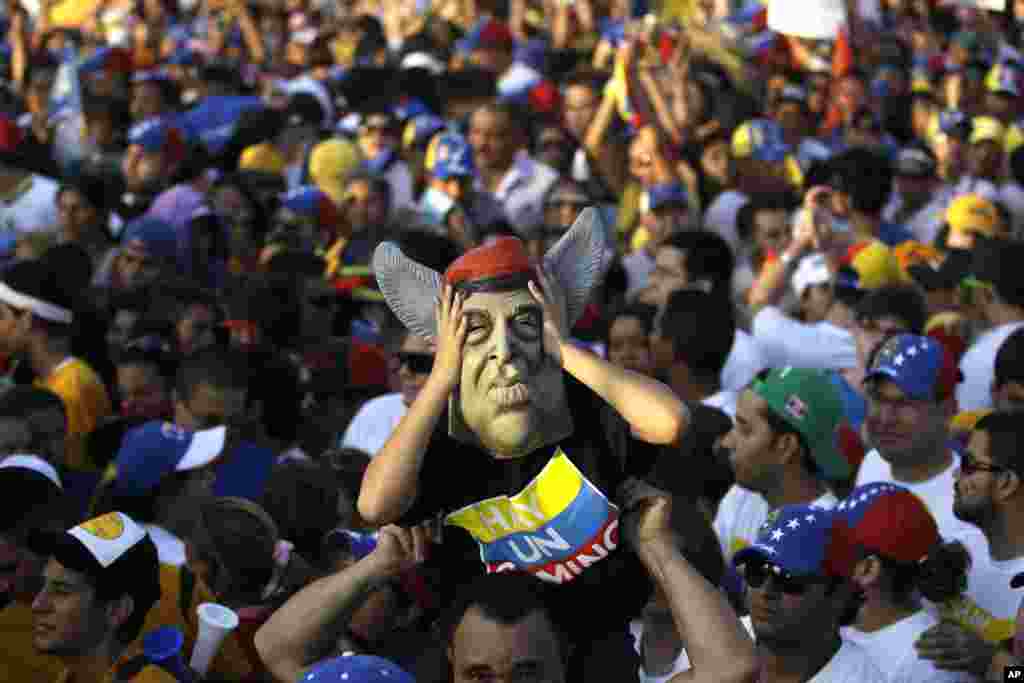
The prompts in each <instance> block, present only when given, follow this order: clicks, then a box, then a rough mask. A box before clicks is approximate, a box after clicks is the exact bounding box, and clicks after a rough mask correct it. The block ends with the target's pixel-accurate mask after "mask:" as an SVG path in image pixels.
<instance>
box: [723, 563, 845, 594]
mask: <svg viewBox="0 0 1024 683" xmlns="http://www.w3.org/2000/svg"><path fill="white" fill-rule="evenodd" d="M769 576H770V577H771V579H772V583H773V584H774V585H775V587H776V589H778V590H780V591H782V592H783V593H785V594H786V595H803V594H804V593H806V592H807V589H808V588H810V587H811V586H813V585H815V584H821V583H827V582H828V579H827V578H825V577H823V576H813V575H811V576H794V575H793V574H790V573H789V572H787V571H786V570H785V569H782V568H781V567H778V566H776V565H774V564H771V563H768V562H748V563H747V564H745V565H743V577H744V579H746V582H747V585H748V586H750V587H751V588H760V587H761V586H763V585H764V584H765V582H766V581H767V580H768V577H769Z"/></svg>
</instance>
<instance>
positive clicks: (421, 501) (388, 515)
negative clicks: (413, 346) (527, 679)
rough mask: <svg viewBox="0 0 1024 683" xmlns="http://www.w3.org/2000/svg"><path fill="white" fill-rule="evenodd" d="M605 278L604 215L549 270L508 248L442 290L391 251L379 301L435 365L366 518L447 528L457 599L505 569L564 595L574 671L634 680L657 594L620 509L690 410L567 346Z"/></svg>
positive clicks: (374, 466)
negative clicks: (636, 638) (420, 340)
mask: <svg viewBox="0 0 1024 683" xmlns="http://www.w3.org/2000/svg"><path fill="white" fill-rule="evenodd" d="M607 266H608V260H607V258H606V256H605V254H604V234H603V226H602V225H601V224H600V219H599V214H598V213H597V212H596V211H595V210H593V209H587V210H586V211H584V212H583V214H581V216H580V218H579V219H578V220H577V222H576V225H574V226H573V228H572V229H571V230H570V231H569V232H568V233H567V234H566V235H565V237H564V238H563V239H562V240H560V241H559V243H558V244H556V245H555V246H554V247H553V248H552V249H551V250H550V251H548V253H547V255H546V258H545V265H544V267H543V268H540V269H538V268H536V267H535V265H534V264H533V263H532V262H531V261H530V259H529V257H528V256H527V252H526V249H525V246H524V245H523V243H522V242H520V241H519V240H517V239H515V238H508V237H504V238H497V239H496V240H494V241H493V242H492V243H490V244H488V245H486V246H483V247H479V248H477V249H473V250H471V251H469V252H467V253H466V254H464V255H463V256H462V257H460V258H459V259H458V260H456V261H455V262H454V263H452V264H451V265H450V266H449V267H448V269H447V270H446V271H445V274H444V276H443V282H442V276H441V275H440V274H439V273H437V272H434V271H432V270H430V269H427V268H424V267H423V266H421V265H419V264H417V263H415V262H412V261H410V260H409V259H408V258H406V257H405V256H404V255H403V254H402V253H401V251H399V250H398V249H397V248H395V246H394V245H392V244H388V243H386V244H384V245H381V247H379V248H378V250H377V253H376V254H375V257H374V271H375V272H376V273H377V279H378V282H379V283H380V288H381V291H382V292H383V293H384V295H385V297H386V298H387V300H388V304H389V305H390V306H391V308H392V310H394V311H395V313H396V315H397V316H398V317H399V319H400V320H402V321H403V322H404V323H405V325H406V326H407V327H409V328H410V329H411V330H412V331H413V332H414V333H416V334H418V335H420V336H423V337H430V338H433V339H434V340H435V341H436V344H437V352H436V355H435V357H434V363H433V368H432V370H431V373H430V376H429V378H428V379H427V381H426V383H425V384H424V386H423V388H422V389H421V390H420V392H419V395H418V396H417V398H416V400H415V401H414V402H413V404H412V405H411V406H410V408H409V412H408V413H407V414H406V415H405V417H404V418H403V419H402V421H401V423H400V424H399V425H398V427H397V428H396V429H395V431H394V433H393V434H392V435H391V437H390V438H389V439H388V441H387V442H386V443H385V444H384V446H383V448H382V449H381V450H380V452H379V453H378V454H377V457H375V458H374V459H373V461H372V462H371V463H370V465H369V468H368V469H367V472H366V475H365V477H364V479H363V486H362V489H361V491H360V494H359V501H358V505H359V512H360V514H361V515H362V516H363V518H364V519H366V520H367V521H368V522H370V523H372V524H375V525H382V524H388V523H392V522H395V521H397V520H402V523H403V524H405V525H414V524H416V523H419V522H422V521H423V520H425V519H434V518H437V517H441V518H442V519H443V521H444V524H445V531H444V538H443V542H442V543H441V546H440V548H439V552H438V553H436V554H435V555H434V557H433V558H432V559H433V561H436V562H438V563H439V564H440V566H441V568H442V569H443V571H445V572H446V574H445V576H446V582H445V583H446V585H447V586H450V587H454V586H458V585H460V583H462V582H463V581H466V580H471V579H472V577H473V576H474V575H478V574H481V573H494V572H503V571H522V572H527V573H530V574H532V575H534V576H535V577H537V578H538V579H540V580H546V581H549V582H551V583H555V584H559V588H558V590H557V591H555V592H556V593H557V595H558V596H559V601H560V602H561V604H560V605H559V611H560V613H561V614H564V615H565V616H566V617H567V618H568V619H569V620H571V621H572V622H573V624H572V626H573V628H574V630H575V632H574V633H573V640H574V642H575V643H576V644H577V645H578V646H579V647H578V648H577V650H576V653H575V655H574V668H575V667H579V668H581V669H585V672H587V673H589V677H591V678H593V677H599V678H602V679H607V680H635V676H636V670H637V666H636V655H635V652H634V651H633V646H632V643H631V642H630V639H629V636H628V632H627V630H626V627H627V623H628V620H629V618H630V617H632V616H634V615H636V614H638V613H639V611H640V609H641V607H642V606H643V604H644V602H646V600H647V598H648V597H649V594H650V583H649V580H648V579H646V578H645V576H644V574H643V567H642V566H641V564H640V563H639V562H638V561H637V558H636V556H635V555H633V554H632V553H629V552H623V551H618V552H616V549H617V546H618V545H619V542H618V531H617V530H618V523H619V514H620V506H619V505H617V504H616V502H614V501H613V494H614V492H615V491H616V490H617V489H618V487H619V485H621V484H622V483H623V482H624V481H625V479H626V478H627V477H629V476H641V477H642V476H645V475H647V474H648V473H649V472H651V470H652V469H653V467H654V465H655V460H656V453H657V449H654V448H652V447H651V444H670V443H675V442H676V441H677V440H678V439H679V438H680V436H681V435H682V433H683V431H684V430H685V429H686V428H687V425H688V411H687V409H686V407H685V406H684V404H682V403H681V402H680V401H679V400H678V399H677V398H676V397H675V396H674V395H673V394H672V392H671V391H670V390H669V389H668V388H667V387H665V386H664V385H662V384H660V383H658V382H655V381H654V380H651V379H650V378H647V377H644V376H642V375H639V374H637V373H632V372H629V371H627V370H623V369H621V368H617V367H615V366H613V365H611V364H610V363H608V362H606V361H604V360H603V359H600V358H598V357H597V356H595V355H593V354H591V353H589V352H586V351H583V350H581V349H579V348H578V347H576V346H573V345H572V344H570V343H568V341H567V340H568V336H569V334H568V333H569V330H570V329H571V325H572V324H573V323H574V322H575V321H576V320H577V319H578V318H579V316H580V315H581V313H582V311H583V308H584V306H585V304H586V302H587V300H588V298H589V296H590V294H591V292H592V291H593V289H594V287H595V286H596V285H597V284H598V282H599V281H600V279H601V277H602V276H603V273H604V271H605V269H606V268H607ZM442 284H443V288H442ZM438 294H440V297H438V296H437V295H438ZM442 421H443V422H442ZM439 422H441V423H442V424H444V423H447V425H448V429H447V433H445V432H444V431H442V430H440V429H437V426H438V423H439ZM645 442H646V443H645ZM453 475H455V476H454V477H453ZM481 561H482V566H481ZM609 582H614V585H615V586H616V590H615V591H614V592H609V590H608V586H609V585H612V584H611V583H609ZM584 614H585V615H586V619H580V618H579V617H581V616H582V615H584ZM581 622H582V623H581ZM584 664H585V665H586V666H585V667H583V666H582V665H584ZM613 669H614V671H612V670H613ZM577 673H584V671H578V672H577Z"/></svg>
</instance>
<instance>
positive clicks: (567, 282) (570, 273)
mask: <svg viewBox="0 0 1024 683" xmlns="http://www.w3.org/2000/svg"><path fill="white" fill-rule="evenodd" d="M606 245H607V229H606V227H605V222H604V219H603V218H602V216H601V213H600V212H599V211H598V210H597V209H595V208H593V207H588V208H586V209H584V210H583V211H582V212H580V215H579V216H578V217H577V218H576V221H575V222H574V223H573V225H572V227H571V228H570V229H569V230H568V231H567V232H566V233H565V234H564V235H563V236H562V238H561V239H559V240H558V242H557V243H556V244H555V245H554V246H552V247H551V249H549V250H548V252H547V254H545V255H544V267H545V268H546V269H547V271H548V273H549V274H550V275H551V277H552V278H553V279H554V280H555V283H556V284H557V286H559V287H561V288H562V290H563V292H564V293H565V301H566V308H567V310H566V317H567V318H568V321H569V324H570V325H573V324H575V323H576V321H577V320H579V319H580V317H581V316H582V315H583V311H584V309H585V308H586V306H587V303H588V302H589V300H590V296H591V294H592V293H593V291H594V289H595V288H596V287H597V286H598V285H600V283H601V281H602V280H603V279H604V276H605V274H606V273H607V272H608V268H609V267H611V263H612V255H611V252H610V251H609V250H608V249H607V247H606ZM372 265H373V272H374V273H375V275H376V277H377V284H378V286H379V287H380V291H381V294H383V295H384V298H385V300H386V301H387V302H388V306H389V307H390V308H391V310H392V311H393V312H394V314H395V316H397V317H398V319H399V320H401V321H402V324H403V325H405V326H406V327H407V328H408V329H409V330H410V331H411V332H412V333H413V334H416V335H418V336H420V337H423V338H424V339H432V338H434V336H435V335H436V333H437V321H436V320H435V318H434V302H435V301H436V299H437V297H438V296H439V295H440V293H441V290H442V284H443V281H442V276H441V274H440V273H438V272H437V271H435V270H433V269H431V268H428V267H426V266H424V265H422V264H420V263H417V262H416V261H414V260H412V259H410V258H409V257H408V256H406V255H405V254H403V253H402V250H401V249H400V248H399V247H398V245H397V244H395V243H394V242H384V243H382V244H381V245H380V246H378V247H377V249H376V251H374V254H373V264H372Z"/></svg>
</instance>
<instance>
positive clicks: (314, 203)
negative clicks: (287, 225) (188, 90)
mask: <svg viewBox="0 0 1024 683" xmlns="http://www.w3.org/2000/svg"><path fill="white" fill-rule="evenodd" d="M281 206H282V207H283V208H285V209H288V210H289V211H291V212H293V213H295V214H296V215H298V216H303V217H306V218H310V219H312V220H314V221H316V222H317V224H318V225H320V226H324V227H331V226H334V225H335V224H336V223H337V222H338V210H337V207H335V205H334V202H332V201H331V198H330V197H328V196H327V194H326V193H324V191H323V190H321V189H320V188H318V187H317V186H315V185H303V186H301V187H297V188H295V189H294V190H292V191H291V192H288V193H287V194H284V195H282V196H281Z"/></svg>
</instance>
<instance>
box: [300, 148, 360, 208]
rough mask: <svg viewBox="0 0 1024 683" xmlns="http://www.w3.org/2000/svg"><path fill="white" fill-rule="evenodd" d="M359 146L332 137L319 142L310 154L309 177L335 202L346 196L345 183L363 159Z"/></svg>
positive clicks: (340, 201)
mask: <svg viewBox="0 0 1024 683" xmlns="http://www.w3.org/2000/svg"><path fill="white" fill-rule="evenodd" d="M361 158H362V157H361V155H360V153H359V148H358V147H356V145H355V144H354V143H352V142H349V141H348V140H343V139H341V138H332V139H330V140H325V141H323V142H321V143H319V144H318V145H317V146H316V147H314V148H313V151H312V152H310V155H309V178H310V180H312V181H313V183H314V184H316V186H317V187H319V188H320V189H321V190H322V191H323V193H324V194H326V195H327V196H328V197H330V198H331V201H333V202H334V203H335V204H339V205H340V204H341V203H342V201H343V200H344V198H345V183H347V182H348V178H349V176H350V175H351V174H352V171H354V170H355V168H356V166H358V165H359V162H360V160H361Z"/></svg>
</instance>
